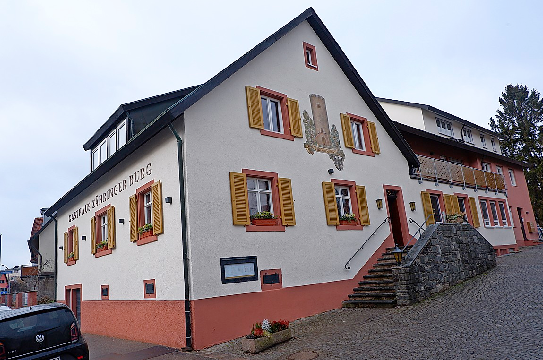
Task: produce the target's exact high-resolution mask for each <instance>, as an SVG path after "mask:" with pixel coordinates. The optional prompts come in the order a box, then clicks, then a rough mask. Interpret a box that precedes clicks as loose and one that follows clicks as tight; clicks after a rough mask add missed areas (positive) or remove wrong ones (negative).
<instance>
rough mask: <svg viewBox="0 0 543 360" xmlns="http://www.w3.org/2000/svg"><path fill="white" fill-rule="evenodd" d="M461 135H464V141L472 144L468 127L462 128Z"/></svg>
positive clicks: (471, 136)
mask: <svg viewBox="0 0 543 360" xmlns="http://www.w3.org/2000/svg"><path fill="white" fill-rule="evenodd" d="M462 134H463V135H464V141H465V142H467V143H470V144H473V135H472V134H471V129H470V128H468V127H464V128H462Z"/></svg>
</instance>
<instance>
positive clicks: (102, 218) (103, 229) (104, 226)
mask: <svg viewBox="0 0 543 360" xmlns="http://www.w3.org/2000/svg"><path fill="white" fill-rule="evenodd" d="M100 235H101V236H102V238H101V239H102V241H107V240H108V238H107V235H108V231H107V213H106V214H104V215H102V216H100Z"/></svg>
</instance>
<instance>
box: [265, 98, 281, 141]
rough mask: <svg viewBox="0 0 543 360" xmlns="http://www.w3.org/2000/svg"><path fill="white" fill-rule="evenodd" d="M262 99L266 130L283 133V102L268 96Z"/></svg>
mask: <svg viewBox="0 0 543 360" xmlns="http://www.w3.org/2000/svg"><path fill="white" fill-rule="evenodd" d="M260 99H261V102H262V115H263V116H264V129H266V130H269V131H274V132H278V133H282V132H283V126H282V125H283V120H282V118H281V102H280V101H279V100H276V99H272V98H270V97H267V96H261V97H260Z"/></svg>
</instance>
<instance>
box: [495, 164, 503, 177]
mask: <svg viewBox="0 0 543 360" xmlns="http://www.w3.org/2000/svg"><path fill="white" fill-rule="evenodd" d="M496 172H497V173H498V174H499V175H501V176H503V168H502V167H501V166H498V165H496Z"/></svg>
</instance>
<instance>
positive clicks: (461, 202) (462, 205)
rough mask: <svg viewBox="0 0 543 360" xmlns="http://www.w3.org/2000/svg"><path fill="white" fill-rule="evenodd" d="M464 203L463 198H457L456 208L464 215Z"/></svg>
mask: <svg viewBox="0 0 543 360" xmlns="http://www.w3.org/2000/svg"><path fill="white" fill-rule="evenodd" d="M464 201H465V198H463V197H460V196H459V197H458V207H459V209H460V212H461V213H462V214H465V213H466V203H465V202H464Z"/></svg>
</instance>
